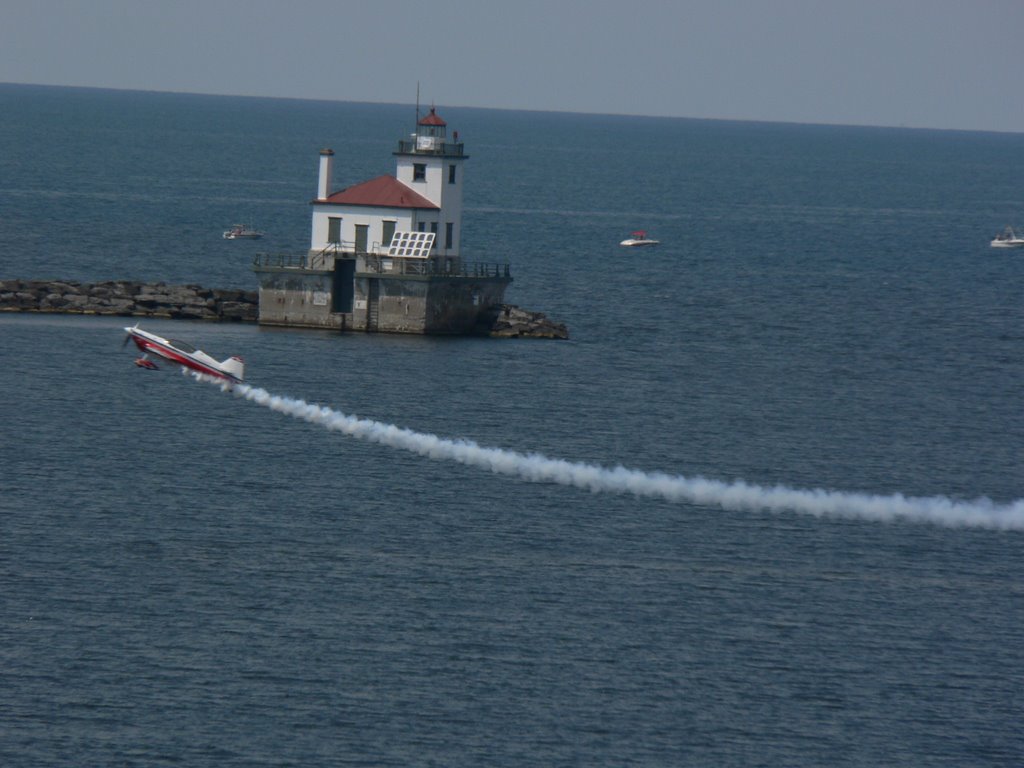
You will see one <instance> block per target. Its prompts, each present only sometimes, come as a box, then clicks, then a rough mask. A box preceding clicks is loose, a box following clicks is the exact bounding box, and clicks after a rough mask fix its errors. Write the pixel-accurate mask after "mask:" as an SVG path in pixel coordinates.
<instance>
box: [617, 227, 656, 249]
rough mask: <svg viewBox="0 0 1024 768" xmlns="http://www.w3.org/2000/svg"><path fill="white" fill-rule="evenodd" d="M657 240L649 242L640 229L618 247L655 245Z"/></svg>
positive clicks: (645, 234)
mask: <svg viewBox="0 0 1024 768" xmlns="http://www.w3.org/2000/svg"><path fill="white" fill-rule="evenodd" d="M658 242H659V241H658V240H651V239H649V238H648V237H647V233H646V232H644V230H642V229H638V230H637V231H636V232H634V233H633V234H632V236H631V237H629V238H627V239H626V240H623V241H622V242H621V243H619V245H625V246H629V247H636V246H638V245H657V244H658Z"/></svg>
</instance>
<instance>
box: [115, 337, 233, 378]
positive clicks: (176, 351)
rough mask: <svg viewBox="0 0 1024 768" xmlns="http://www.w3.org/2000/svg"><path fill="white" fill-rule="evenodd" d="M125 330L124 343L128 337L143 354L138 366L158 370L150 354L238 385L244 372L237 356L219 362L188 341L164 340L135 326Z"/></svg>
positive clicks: (137, 363) (137, 362) (137, 361)
mask: <svg viewBox="0 0 1024 768" xmlns="http://www.w3.org/2000/svg"><path fill="white" fill-rule="evenodd" d="M125 331H127V333H128V336H127V337H125V340H124V343H125V344H127V343H128V341H129V339H130V340H131V341H134V342H135V346H137V347H138V348H139V349H140V350H141V351H142V357H140V358H139V359H138V360H136V361H135V364H136V365H137V366H139V367H140V368H148V369H150V370H156V369H157V364H156V363H155V362H154V361H152V360H150V359H149V357H148V355H150V354H152V355H155V356H157V357H159V358H161V359H163V360H167V361H168V362H171V363H175V364H176V365H180V366H181V367H182V368H187V369H188V370H191V371H196V372H197V373H203V374H206V375H207V376H215V377H217V378H218V379H224V380H225V381H228V382H230V383H232V384H240V383H241V382H242V378H243V376H244V375H245V362H244V361H243V360H242V358H240V357H229V358H228V359H227V360H222V361H220V362H218V361H217V360H214V359H213V358H212V357H210V356H209V355H208V354H206V353H205V352H203V351H202V350H200V349H196V348H195V347H193V346H192V345H191V344H187V343H185V342H184V341H178V340H176V339H165V338H164V337H163V336H157V335H156V334H155V333H150V332H149V331H144V330H142V329H141V328H139V326H138V325H136V326H134V327H131V328H125Z"/></svg>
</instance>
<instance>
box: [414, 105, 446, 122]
mask: <svg viewBox="0 0 1024 768" xmlns="http://www.w3.org/2000/svg"><path fill="white" fill-rule="evenodd" d="M419 124H420V125H448V123H446V122H445V121H444V120H442V119H441V118H440V117H438V116H437V113H436V112H435V111H434V108H433V107H431V108H430V114H429V115H427V116H426V117H424V118H421V119H420V122H419Z"/></svg>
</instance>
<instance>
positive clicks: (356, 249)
mask: <svg viewBox="0 0 1024 768" xmlns="http://www.w3.org/2000/svg"><path fill="white" fill-rule="evenodd" d="M394 155H395V157H396V160H397V162H396V168H395V175H394V176H390V175H384V176H378V177H377V178H374V179H370V180H369V181H364V182H361V183H359V184H355V185H353V186H349V187H346V188H344V189H341V190H338V191H332V182H333V177H334V161H335V154H334V151H333V150H331V149H323V150H321V151H320V172H319V178H318V181H317V194H316V198H315V199H314V200H313V201H312V206H313V217H312V232H311V236H310V244H309V250H308V251H307V252H306V253H305V254H304V255H303V256H301V257H298V258H292V257H280V256H278V257H264V258H263V259H261V260H260V261H259V262H258V263H257V264H256V266H255V271H256V273H257V274H258V275H259V280H260V323H261V324H264V325H289V326H304V327H315V328H324V327H326V328H339V329H342V330H350V329H355V330H366V331H390V332H395V333H467V332H471V331H472V330H473V329H474V328H475V327H476V326H478V325H479V324H480V322H481V319H482V318H483V317H484V316H485V315H486V314H487V313H488V312H490V311H492V310H494V309H495V308H496V307H499V306H500V305H501V304H502V302H503V301H504V294H505V289H506V287H507V286H508V285H509V283H511V282H512V277H511V275H510V272H509V268H508V265H507V264H486V263H482V262H477V261H470V260H467V259H466V258H464V256H463V254H462V251H461V248H462V189H463V182H464V170H465V162H466V160H467V159H468V155H466V154H465V151H464V146H463V144H462V143H461V142H460V141H459V139H458V133H455V134H453V135H452V137H450V138H449V136H448V126H447V124H446V123H445V121H444V120H442V119H441V117H440V116H439V115H438V114H437V112H436V110H435V109H434V108H431V109H430V112H429V114H427V115H426V116H425V117H423V118H422V119H418V120H417V122H416V131H415V133H413V134H411V136H410V137H409V138H408V139H402V140H400V141H399V142H398V149H397V151H395V153H394Z"/></svg>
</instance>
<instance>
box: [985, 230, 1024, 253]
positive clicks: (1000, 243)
mask: <svg viewBox="0 0 1024 768" xmlns="http://www.w3.org/2000/svg"><path fill="white" fill-rule="evenodd" d="M1022 245H1024V235H1018V234H1017V233H1016V232H1014V231H1013V227H1007V228H1006V230H1005V231H1003V232H1002V233H1000V234H998V235H996V236H995V237H994V238H992V242H991V246H992V247H993V248H1019V247H1020V246H1022Z"/></svg>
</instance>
